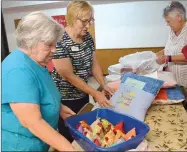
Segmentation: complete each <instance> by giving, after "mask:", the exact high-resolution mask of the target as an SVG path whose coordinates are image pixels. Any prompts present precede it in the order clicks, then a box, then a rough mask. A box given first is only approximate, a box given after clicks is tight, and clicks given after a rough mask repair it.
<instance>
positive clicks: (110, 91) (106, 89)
mask: <svg viewBox="0 0 187 152" xmlns="http://www.w3.org/2000/svg"><path fill="white" fill-rule="evenodd" d="M103 91H104V93H105V95H107V96H109V97H111V96H112V95H113V94H114V92H115V91H114V89H112V88H110V87H109V86H108V85H107V84H105V85H104V87H103Z"/></svg>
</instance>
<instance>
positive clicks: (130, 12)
mask: <svg viewBox="0 0 187 152" xmlns="http://www.w3.org/2000/svg"><path fill="white" fill-rule="evenodd" d="M168 3H169V1H151V2H149V1H142V2H124V3H118V4H103V5H94V9H95V32H96V48H97V49H106V48H136V47H162V46H164V45H165V43H166V40H167V36H168V29H169V28H168V27H167V25H166V23H165V21H164V19H163V17H162V10H163V8H164V7H165V6H167V5H168ZM182 3H183V4H184V6H185V7H186V8H187V1H182ZM65 12H66V9H65V8H62V9H48V10H44V13H46V14H47V15H49V16H53V15H65ZM26 14H27V13H26V12H24V13H14V14H4V19H5V26H6V31H7V36H8V43H9V49H10V51H11V50H13V49H14V48H15V47H16V42H15V38H14V37H13V32H14V30H15V27H14V19H18V18H22V17H23V16H24V15H26Z"/></svg>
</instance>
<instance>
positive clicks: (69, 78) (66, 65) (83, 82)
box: [52, 1, 113, 141]
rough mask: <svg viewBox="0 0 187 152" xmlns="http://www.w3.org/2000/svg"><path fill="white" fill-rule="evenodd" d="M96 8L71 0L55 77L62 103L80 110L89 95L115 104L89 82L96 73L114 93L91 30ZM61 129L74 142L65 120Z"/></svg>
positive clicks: (107, 91) (61, 124)
mask: <svg viewBox="0 0 187 152" xmlns="http://www.w3.org/2000/svg"><path fill="white" fill-rule="evenodd" d="M93 15H94V14H93V7H92V6H91V5H90V4H89V3H88V2H87V1H71V2H69V4H68V7H67V16H66V17H67V18H66V20H67V27H66V28H65V33H64V35H63V37H62V38H61V40H60V41H59V42H58V43H57V51H56V53H55V54H54V60H53V63H54V67H55V68H54V69H53V71H52V77H53V80H54V82H55V83H56V85H57V87H58V88H59V90H60V92H61V95H62V100H61V101H62V103H63V104H64V105H66V106H68V107H69V108H70V109H72V110H73V111H74V112H75V113H77V112H78V111H79V110H80V109H81V108H82V107H83V106H84V105H85V104H86V103H88V102H89V95H91V96H93V98H94V99H95V101H96V102H98V103H99V104H100V105H101V106H102V107H109V106H111V103H110V101H109V100H107V98H106V97H105V95H104V94H103V93H102V92H100V91H97V90H95V89H93V88H91V87H90V86H88V85H87V81H88V78H89V76H90V74H92V75H93V76H94V77H95V79H96V80H97V82H98V83H99V84H100V85H101V86H102V88H103V89H104V91H105V92H106V93H108V94H110V95H112V94H113V90H111V89H110V88H109V87H108V86H107V85H106V83H105V81H104V78H103V73H102V71H101V68H100V66H99V64H98V61H97V58H96V53H95V46H94V41H93V38H92V36H91V35H90V33H89V32H88V29H89V27H90V25H91V24H92V23H93V22H94V18H93ZM59 132H60V133H61V134H62V135H64V136H65V137H66V138H67V139H69V141H73V139H72V137H71V135H70V134H69V130H68V128H67V127H65V125H64V121H63V119H60V120H59Z"/></svg>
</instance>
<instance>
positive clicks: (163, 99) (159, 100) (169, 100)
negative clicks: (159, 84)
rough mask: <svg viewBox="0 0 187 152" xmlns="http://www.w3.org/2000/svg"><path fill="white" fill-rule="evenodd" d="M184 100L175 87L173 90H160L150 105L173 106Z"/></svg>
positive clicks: (179, 90) (178, 89)
mask: <svg viewBox="0 0 187 152" xmlns="http://www.w3.org/2000/svg"><path fill="white" fill-rule="evenodd" d="M184 100H185V96H184V94H183V92H182V90H181V88H180V86H179V85H177V86H176V87H175V88H167V89H161V90H160V92H159V93H158V95H157V96H156V98H155V100H154V101H153V103H152V104H174V103H180V102H182V101H184Z"/></svg>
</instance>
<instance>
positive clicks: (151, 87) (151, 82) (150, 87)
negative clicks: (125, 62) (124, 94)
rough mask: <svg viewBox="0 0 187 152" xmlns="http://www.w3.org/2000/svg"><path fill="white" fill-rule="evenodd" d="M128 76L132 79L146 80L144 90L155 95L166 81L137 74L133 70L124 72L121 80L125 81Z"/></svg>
mask: <svg viewBox="0 0 187 152" xmlns="http://www.w3.org/2000/svg"><path fill="white" fill-rule="evenodd" d="M127 78H132V79H135V80H138V81H141V82H144V83H145V86H144V87H143V90H144V91H145V92H149V93H151V94H153V95H154V96H156V95H157V93H158V91H159V90H160V88H161V87H162V85H163V83H164V81H162V80H158V79H154V78H149V77H145V76H141V75H137V74H134V73H131V72H126V73H124V75H123V77H122V81H121V82H122V83H125V81H126V80H127Z"/></svg>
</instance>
